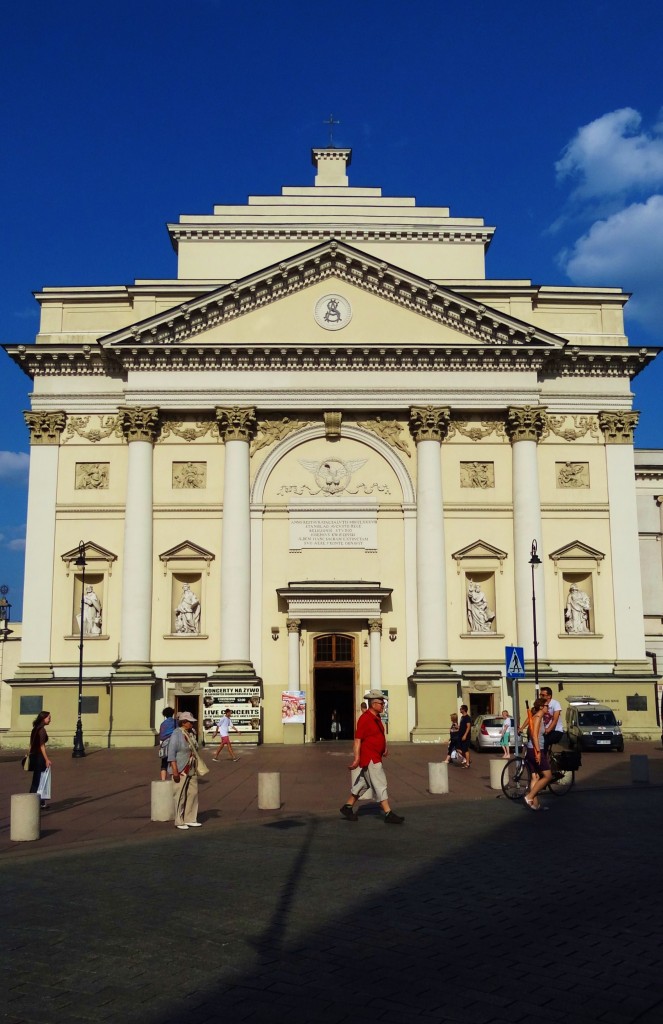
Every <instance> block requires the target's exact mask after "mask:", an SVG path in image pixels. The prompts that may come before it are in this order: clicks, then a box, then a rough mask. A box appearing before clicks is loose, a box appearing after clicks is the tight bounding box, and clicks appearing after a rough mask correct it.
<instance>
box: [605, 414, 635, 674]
mask: <svg viewBox="0 0 663 1024" xmlns="http://www.w3.org/2000/svg"><path fill="white" fill-rule="evenodd" d="M637 422H638V413H637V412H600V413H599V426H600V427H601V430H602V431H603V437H604V440H605V462H606V471H607V478H608V503H609V507H610V537H611V545H610V554H611V560H612V592H613V599H614V607H615V644H616V648H617V660H618V661H622V662H634V661H635V662H642V661H644V660H645V636H644V617H643V608H642V586H641V581H640V551H639V539H638V515H637V507H636V496H635V484H634V480H635V464H634V459H633V431H634V430H635V427H636V424H637ZM621 668H622V669H623V668H624V666H623V665H622V666H621ZM639 669H640V671H641V670H642V666H641V665H640V666H639Z"/></svg>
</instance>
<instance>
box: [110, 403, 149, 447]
mask: <svg viewBox="0 0 663 1024" xmlns="http://www.w3.org/2000/svg"><path fill="white" fill-rule="evenodd" d="M118 414H119V417H120V424H121V427H122V432H123V434H124V436H125V437H126V439H127V441H150V442H151V443H152V444H154V442H155V441H156V439H157V436H158V434H159V410H158V408H156V406H153V407H149V408H140V407H138V406H136V407H134V406H131V407H128V406H120V408H119V409H118Z"/></svg>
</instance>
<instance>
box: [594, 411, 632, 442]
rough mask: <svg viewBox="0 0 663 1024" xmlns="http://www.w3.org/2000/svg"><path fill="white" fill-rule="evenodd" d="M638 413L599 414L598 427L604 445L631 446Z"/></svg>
mask: <svg viewBox="0 0 663 1024" xmlns="http://www.w3.org/2000/svg"><path fill="white" fill-rule="evenodd" d="M639 416H640V413H638V412H600V413H599V426H600V428H601V430H602V431H603V437H604V440H605V443H606V444H633V432H634V431H635V428H636V426H637V423H638V418H639Z"/></svg>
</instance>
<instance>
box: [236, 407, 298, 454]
mask: <svg viewBox="0 0 663 1024" xmlns="http://www.w3.org/2000/svg"><path fill="white" fill-rule="evenodd" d="M305 426H307V421H306V420H291V419H290V417H289V416H283V417H282V418H281V419H280V420H258V427H257V432H256V436H255V437H254V438H253V440H252V441H251V450H250V451H251V455H252V456H253V455H255V453H256V452H259V451H260V449H261V448H267V447H268V446H269V445H272V444H276V442H277V441H282V440H283V438H284V437H287V436H288V434H292V432H293V431H294V430H302V429H303V428H304V427H305Z"/></svg>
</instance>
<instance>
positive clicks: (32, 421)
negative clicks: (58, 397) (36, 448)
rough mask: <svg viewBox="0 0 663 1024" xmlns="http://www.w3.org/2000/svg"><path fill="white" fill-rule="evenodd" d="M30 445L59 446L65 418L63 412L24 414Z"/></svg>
mask: <svg viewBox="0 0 663 1024" xmlns="http://www.w3.org/2000/svg"><path fill="white" fill-rule="evenodd" d="M23 417H24V419H25V422H26V424H27V427H28V430H29V431H30V444H59V443H60V435H61V433H62V431H63V430H64V428H65V424H66V422H67V416H66V413H64V412H60V411H58V412H24V413H23Z"/></svg>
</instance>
